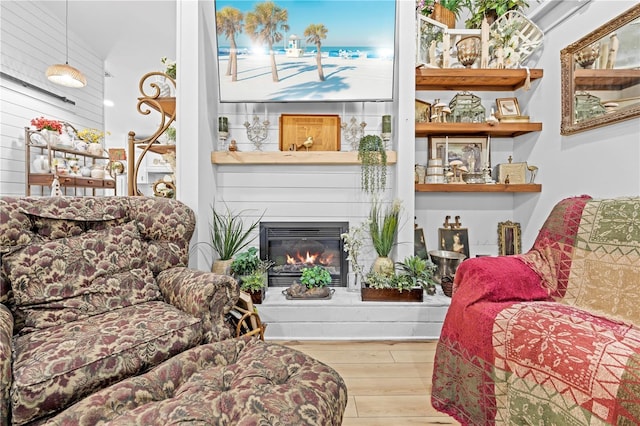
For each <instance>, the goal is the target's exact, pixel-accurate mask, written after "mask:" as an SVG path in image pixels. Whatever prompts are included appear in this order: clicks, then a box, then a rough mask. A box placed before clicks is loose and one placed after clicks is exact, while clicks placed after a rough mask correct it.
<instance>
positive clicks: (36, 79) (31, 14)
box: [0, 0, 104, 195]
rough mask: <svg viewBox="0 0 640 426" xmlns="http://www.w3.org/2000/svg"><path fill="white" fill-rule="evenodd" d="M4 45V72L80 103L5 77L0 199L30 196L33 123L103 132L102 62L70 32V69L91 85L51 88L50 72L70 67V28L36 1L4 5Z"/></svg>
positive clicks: (0, 33) (0, 13) (0, 86)
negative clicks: (28, 151)
mask: <svg viewBox="0 0 640 426" xmlns="http://www.w3.org/2000/svg"><path fill="white" fill-rule="evenodd" d="M0 42H1V49H0V51H1V53H0V70H1V71H2V72H3V73H6V74H8V75H10V76H13V77H16V78H19V79H21V80H23V81H26V82H28V83H30V84H33V85H35V86H38V87H41V88H42V89H45V90H48V91H49V92H53V93H55V94H57V95H60V96H64V97H67V98H68V99H70V100H72V101H74V102H75V105H71V104H69V103H65V102H62V101H60V100H58V99H56V98H53V97H51V96H48V95H45V94H42V93H39V92H37V91H35V90H33V89H30V88H25V87H23V86H22V85H20V84H17V83H14V82H12V81H10V80H8V79H6V78H0V194H3V195H9V194H12V195H24V193H25V153H24V128H25V127H28V126H29V125H30V122H31V119H33V118H36V117H40V116H44V117H47V118H50V119H57V120H63V121H68V122H70V123H72V124H73V125H75V126H76V128H77V129H78V130H79V129H82V128H85V127H94V128H103V108H102V99H103V96H104V93H103V92H104V87H103V77H102V76H103V68H102V60H101V59H100V58H98V57H97V56H96V55H95V54H94V53H93V52H92V51H91V49H90V48H89V47H88V46H87V45H85V44H84V43H83V41H82V37H78V36H77V35H76V34H74V33H73V32H72V31H71V30H70V31H69V64H70V65H72V66H74V67H76V68H78V69H79V70H81V71H82V73H83V74H84V75H85V77H86V78H87V86H86V87H84V88H82V89H72V88H67V87H64V86H59V85H56V84H53V83H50V82H49V81H48V80H47V78H46V77H45V70H46V69H47V67H48V66H49V65H52V64H54V63H64V62H65V26H64V22H62V21H59V20H57V19H56V18H55V17H53V16H51V14H50V13H49V12H48V10H47V9H46V8H43V6H42V4H40V3H35V2H26V1H13V0H8V1H4V0H3V1H2V2H0Z"/></svg>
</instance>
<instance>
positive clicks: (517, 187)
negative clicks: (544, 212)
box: [415, 183, 542, 193]
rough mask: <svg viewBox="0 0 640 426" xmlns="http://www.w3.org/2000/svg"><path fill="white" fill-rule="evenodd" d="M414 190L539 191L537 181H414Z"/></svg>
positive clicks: (540, 189) (539, 186) (540, 186)
mask: <svg viewBox="0 0 640 426" xmlns="http://www.w3.org/2000/svg"><path fill="white" fill-rule="evenodd" d="M415 186H416V192H504V193H507V192H508V193H513V192H541V191H542V185H540V184H538V183H524V184H503V183H495V184H471V183H468V184H458V183H416V184H415Z"/></svg>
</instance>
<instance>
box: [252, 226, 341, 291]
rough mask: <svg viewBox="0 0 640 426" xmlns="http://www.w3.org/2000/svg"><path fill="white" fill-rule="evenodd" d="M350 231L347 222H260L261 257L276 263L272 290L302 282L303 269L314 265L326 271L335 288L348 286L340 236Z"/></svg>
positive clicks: (272, 274) (270, 281) (272, 270)
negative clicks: (324, 268) (320, 266)
mask: <svg viewBox="0 0 640 426" xmlns="http://www.w3.org/2000/svg"><path fill="white" fill-rule="evenodd" d="M348 231H349V223H348V222H260V258H262V259H269V260H271V261H272V262H274V265H273V266H272V267H271V268H270V269H269V274H268V278H269V284H268V285H269V287H288V286H290V285H291V284H293V282H294V281H298V282H299V280H300V275H301V274H302V269H304V268H305V267H310V266H315V265H322V266H324V267H326V268H327V270H328V271H329V273H330V274H331V284H330V285H331V286H332V287H346V285H347V272H348V263H347V254H346V253H345V252H344V250H343V248H344V246H343V241H342V238H340V235H341V234H343V233H345V232H348Z"/></svg>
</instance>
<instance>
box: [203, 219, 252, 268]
mask: <svg viewBox="0 0 640 426" xmlns="http://www.w3.org/2000/svg"><path fill="white" fill-rule="evenodd" d="M244 212H245V210H242V211H240V212H239V213H234V212H233V211H231V209H229V207H228V206H225V210H224V211H219V210H216V208H215V207H213V208H212V213H213V216H212V222H213V223H212V224H211V230H210V238H211V242H210V243H209V245H210V246H211V248H212V249H213V251H215V252H216V253H217V254H218V257H219V260H216V261H215V262H214V263H213V266H212V268H211V270H212V272H215V273H218V274H227V275H228V274H230V270H231V263H232V261H233V256H235V255H236V254H237V253H238V252H240V251H241V250H242V249H244V248H245V247H246V246H248V245H249V244H250V243H251V242H252V241H253V240H254V239H255V238H256V235H252V234H253V232H254V231H255V230H256V228H257V227H258V225H259V224H260V220H261V219H262V217H263V216H264V212H263V213H262V214H261V215H260V217H259V218H258V219H256V220H255V221H253V222H250V224H249V225H248V226H247V225H245V223H244V220H243V219H242V213H244Z"/></svg>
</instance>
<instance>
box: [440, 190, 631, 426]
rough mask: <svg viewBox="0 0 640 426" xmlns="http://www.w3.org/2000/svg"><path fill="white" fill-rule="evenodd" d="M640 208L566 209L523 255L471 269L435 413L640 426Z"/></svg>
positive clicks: (443, 359) (592, 205) (445, 339)
mask: <svg viewBox="0 0 640 426" xmlns="http://www.w3.org/2000/svg"><path fill="white" fill-rule="evenodd" d="M639 286H640V198H619V199H609V200H592V199H590V197H587V196H582V197H575V198H570V199H566V200H563V201H561V202H560V203H558V205H556V207H555V208H554V209H553V211H552V212H551V214H550V216H549V218H548V219H547V221H546V222H545V224H544V226H543V228H542V229H541V231H540V233H539V234H538V237H537V239H536V241H535V243H534V246H533V247H532V249H531V250H530V251H529V252H528V253H526V254H523V255H516V256H502V257H491V258H489V257H483V258H476V259H469V260H467V261H465V262H463V263H462V264H461V265H460V267H459V269H458V271H457V273H456V278H455V284H454V295H453V299H452V303H451V307H450V308H449V311H448V313H447V317H446V319H445V323H444V326H443V330H442V334H441V337H440V342H439V344H438V348H437V351H436V358H435V366H434V373H433V389H432V400H431V402H432V404H433V406H434V407H435V408H436V409H438V410H440V411H442V412H445V413H447V414H450V415H451V416H453V417H455V418H456V419H457V420H458V421H460V422H461V423H462V424H465V425H466V424H470V425H471V424H472V425H490V424H500V425H505V424H514V425H525V424H539V425H606V424H619V425H636V424H640V310H638V309H637V306H638V304H639V302H640V288H639Z"/></svg>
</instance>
